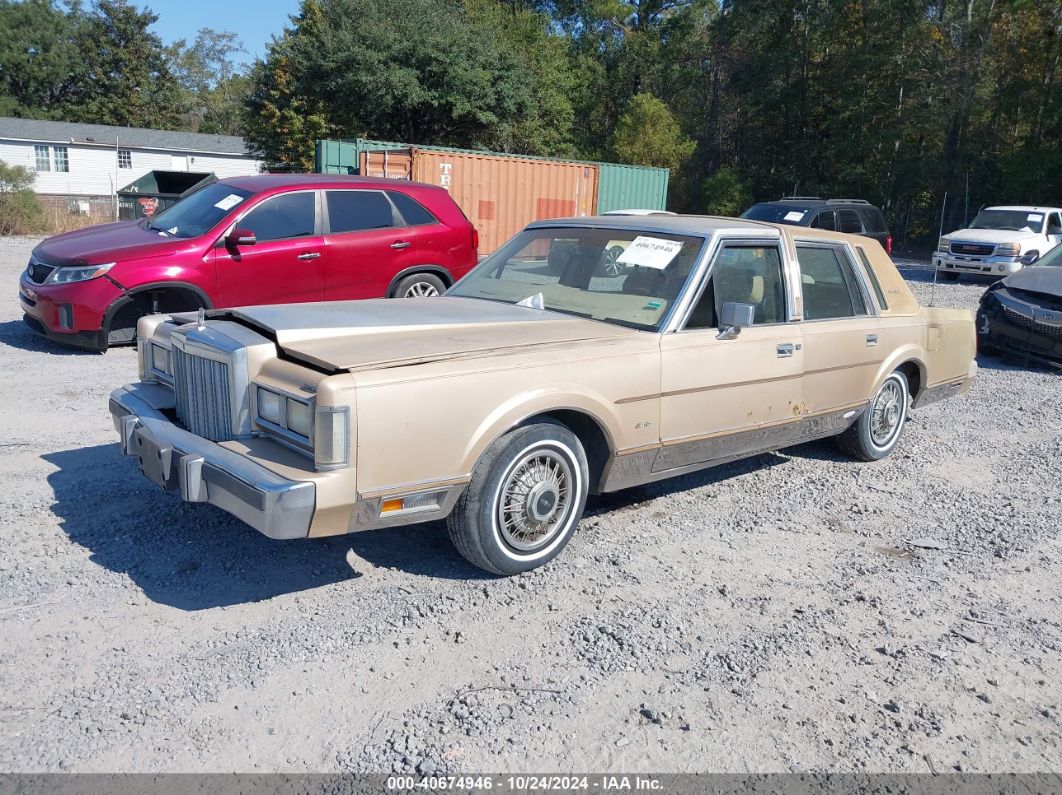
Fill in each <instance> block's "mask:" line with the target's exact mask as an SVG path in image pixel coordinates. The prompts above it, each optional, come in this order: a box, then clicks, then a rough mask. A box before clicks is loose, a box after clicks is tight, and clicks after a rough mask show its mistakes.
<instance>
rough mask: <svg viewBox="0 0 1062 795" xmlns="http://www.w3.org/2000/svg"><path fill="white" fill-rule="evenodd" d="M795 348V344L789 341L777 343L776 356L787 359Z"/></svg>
mask: <svg viewBox="0 0 1062 795" xmlns="http://www.w3.org/2000/svg"><path fill="white" fill-rule="evenodd" d="M794 350H796V346H795V345H793V343H791V342H780V343H778V358H779V359H788V358H790V357H791V356H792V355H793V351H794Z"/></svg>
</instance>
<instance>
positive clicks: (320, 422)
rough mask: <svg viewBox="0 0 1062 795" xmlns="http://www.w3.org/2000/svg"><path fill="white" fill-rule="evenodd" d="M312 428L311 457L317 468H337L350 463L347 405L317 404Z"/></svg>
mask: <svg viewBox="0 0 1062 795" xmlns="http://www.w3.org/2000/svg"><path fill="white" fill-rule="evenodd" d="M313 430H314V434H313V437H314V438H313V457H314V464H315V465H316V466H317V468H318V469H338V468H339V467H344V466H347V464H349V463H350V409H349V408H348V407H347V406H318V407H317V414H316V415H315V417H314V428H313Z"/></svg>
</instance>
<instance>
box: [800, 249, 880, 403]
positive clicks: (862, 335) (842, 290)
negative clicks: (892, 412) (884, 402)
mask: <svg viewBox="0 0 1062 795" xmlns="http://www.w3.org/2000/svg"><path fill="white" fill-rule="evenodd" d="M796 255H797V264H798V267H799V271H800V291H801V296H802V305H803V310H804V318H803V320H802V322H801V328H802V332H803V335H802V336H803V340H804V402H805V404H806V408H807V411H808V414H809V415H811V416H814V415H820V414H828V413H833V412H837V411H842V412H843V411H847V410H850V409H852V408H855V407H858V406H859V405H862V404H863V403H866V401H867V400H868V399H869V397H870V393H871V390H872V389H873V386H874V379H875V377H876V376H877V372H878V368H879V366H880V364H881V362H882V357H883V353H882V352H883V350H884V349H885V347H884V346H882V345H880V344H879V339H878V336H879V331H880V329H879V320H878V316H877V313H876V312H875V310H874V308H873V303H872V302H871V300H870V297H869V294H868V292H867V288H866V286H865V285H864V283H863V280H862V278H861V276H860V272H859V271H858V270H857V268H856V267H855V264H854V260H853V255H852V252H851V250H850V248H849V247H848V246H847V245H846V244H844V243H841V242H839V241H838V242H830V241H822V240H821V239H820V240H806V241H805V240H799V239H797V240H796Z"/></svg>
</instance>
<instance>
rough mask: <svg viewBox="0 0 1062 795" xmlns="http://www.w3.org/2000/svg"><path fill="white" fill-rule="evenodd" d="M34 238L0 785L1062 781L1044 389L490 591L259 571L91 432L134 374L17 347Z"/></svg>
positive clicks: (265, 556)
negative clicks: (758, 777)
mask: <svg viewBox="0 0 1062 795" xmlns="http://www.w3.org/2000/svg"><path fill="white" fill-rule="evenodd" d="M33 242H34V241H30V240H27V239H11V238H6V239H5V238H0V281H2V283H3V284H4V285H5V287H4V289H3V290H2V291H0V373H2V378H0V484H2V488H0V527H2V528H3V549H2V551H0V638H2V641H0V770H7V771H56V770H64V771H149V772H151V771H274V770H282V771H392V770H394V771H407V770H412V769H416V770H418V771H421V772H427V771H432V770H435V771H444V770H447V771H461V770H463V771H477V770H478V771H485V770H495V771H502V770H504V771H514V772H516V771H562V772H563V771H589V770H595V771H620V770H626V771H634V770H646V771H655V772H667V771H734V772H747V771H757V772H777V771H806V770H869V771H913V772H928V771H949V770H963V771H1022V772H1030V771H1058V770H1060V769H1062V764H1060V760H1062V747H1060V746H1062V654H1060V652H1062V625H1060V622H1062V577H1060V574H1062V564H1060V554H1059V552H1060V543H1059V524H1060V523H1059V516H1060V509H1062V486H1060V485H1059V484H1060V477H1062V456H1060V451H1062V400H1060V397H1062V390H1060V385H1062V381H1060V378H1062V376H1060V375H1058V374H1053V373H1049V372H1047V371H1044V370H1037V369H1026V368H1022V367H1016V366H1010V365H1005V364H1001V363H999V362H998V361H994V360H983V361H982V362H981V367H982V370H981V373H980V375H979V377H978V379H977V382H976V383H975V385H974V388H973V390H972V392H971V393H970V394H969V395H967V396H965V397H963V398H959V399H954V400H950V401H946V402H943V403H938V404H936V405H934V406H931V407H928V408H926V409H924V410H922V411H918V412H916V413H915V414H914V415H913V416H912V419H911V421H910V422H909V424H908V427H907V430H906V432H905V435H904V438H903V439H902V440H901V443H900V447H899V448H898V451H897V453H896V454H894V455H893V456H892V457H891V458H890V459H888V460H886V461H884V462H881V463H878V464H860V463H855V462H852V461H849V460H847V459H845V458H843V457H841V456H840V455H838V454H837V453H835V451H834V448H833V446H832V445H831V444H829V443H816V444H812V445H806V446H803V447H799V448H796V449H793V450H789V451H786V452H784V453H779V454H773V455H765V456H760V457H758V458H755V459H752V460H749V461H745V462H741V463H737V464H733V465H729V466H724V467H720V468H717V469H714V470H709V471H707V472H704V473H700V474H696V475H692V476H687V477H683V478H679V479H676V480H673V481H668V482H665V483H660V484H656V485H654V486H650V487H646V488H642V489H637V490H633V491H630V492H624V493H621V494H619V495H612V496H609V497H606V498H599V499H596V500H592V501H591V504H590V506H589V515H588V517H587V518H586V519H585V520H584V522H583V525H582V528H581V530H580V532H579V533H578V534H577V535H576V537H575V539H574V540H573V542H572V543H571V545H570V546H569V547H568V549H567V551H566V552H565V554H564V555H563V556H562V557H561V558H560V559H559V560H558V561H556V562H554V563H553V564H551V565H550V566H548V567H546V568H545V569H544V570H540V571H537V572H533V573H531V574H528V575H524V576H521V577H516V578H512V579H507V580H500V579H493V578H489V577H486V576H484V575H483V574H482V573H481V572H479V571H478V570H476V569H473V568H472V567H471V566H469V565H467V564H466V563H464V561H463V560H462V559H461V558H459V557H458V555H457V554H456V552H454V550H453V549H452V548H451V547H450V545H449V542H448V541H447V538H446V535H445V531H444V529H443V528H442V527H441V526H440V525H437V524H430V525H424V526H418V527H414V528H407V529H398V530H391V531H379V532H373V533H366V534H361V535H355V536H346V537H341V538H336V539H331V540H323V541H306V542H276V541H270V540H268V539H266V538H264V537H262V536H259V535H258V534H257V533H255V532H254V531H253V530H251V529H249V528H247V527H245V526H243V525H241V524H240V523H239V522H238V521H236V520H234V519H231V518H229V517H228V516H227V515H225V514H223V513H222V512H220V511H218V510H216V509H214V508H212V507H210V506H187V505H183V504H182V503H180V502H179V501H178V500H177V499H174V498H172V497H170V496H167V495H163V494H161V493H159V492H158V491H157V490H156V489H155V488H154V487H152V486H150V485H149V484H148V482H147V481H146V480H144V479H143V478H142V477H140V476H139V475H138V474H137V472H136V468H135V466H134V465H133V464H132V463H131V462H130V461H129V460H127V459H123V458H122V457H121V456H120V454H119V452H118V448H117V445H116V444H115V438H116V437H115V433H114V430H113V428H112V426H111V421H110V417H109V415H108V413H107V394H108V392H109V391H110V390H111V389H112V388H113V387H115V386H117V385H120V384H122V383H124V382H127V381H130V380H133V379H134V378H135V377H136V364H135V357H134V354H133V352H132V351H131V350H130V349H118V350H114V351H111V352H109V353H107V354H106V355H104V356H99V355H95V354H85V353H76V352H71V351H68V350H65V349H62V348H59V347H56V346H54V345H52V344H50V343H47V342H44V341H41V340H38V339H37V338H36V337H34V336H33V335H31V334H30V332H29V331H28V330H27V329H26V328H25V327H24V326H23V324H22V322H21V312H20V310H19V306H18V301H17V296H16V289H15V283H16V280H17V277H18V273H19V271H20V270H21V268H22V267H23V266H24V264H25V262H26V259H27V255H28V253H29V250H30V248H31V246H32V244H33ZM906 272H907V273H908V274H909V276H910V278H911V279H912V282H913V284H914V288H915V290H916V291H917V293H918V294H919V296H920V297H921V298H922V299H923V300H924V301H925V300H927V299H928V292H929V285H928V284H927V283H926V279H927V273H928V272H927V271H920V270H918V269H909V270H907V271H906ZM982 290H983V285H978V284H960V285H950V284H949V285H940V286H938V287H937V302H938V303H939V304H941V305H953V306H963V307H969V308H973V307H974V306H975V305H976V302H977V298H978V297H979V295H980V294H981V292H982ZM918 538H931V539H935V540H937V541H939V542H940V545H941V546H943V547H944V549H941V550H929V549H921V550H913V549H911V548H910V547H909V546H908V544H907V543H906V542H908V541H910V540H912V539H918Z"/></svg>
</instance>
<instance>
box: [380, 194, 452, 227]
mask: <svg viewBox="0 0 1062 795" xmlns="http://www.w3.org/2000/svg"><path fill="white" fill-rule="evenodd" d="M387 195H388V196H390V197H391V201H393V202H394V204H395V207H397V208H398V212H399V213H400V214H401V215H402V219H403V220H404V221H405V222H406V223H407V224H409V225H410V226H423V225H425V224H437V223H439V219H438V218H436V217H435V216H434V215H432V214H431V213H430V212H428V210H427V209H426V208H425V207H424V205H423V204H421V203H420V202H418V201H417V200H416V199H414V198H413V197H411V196H407V195H406V194H404V193H399V192H398V191H388V192H387Z"/></svg>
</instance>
